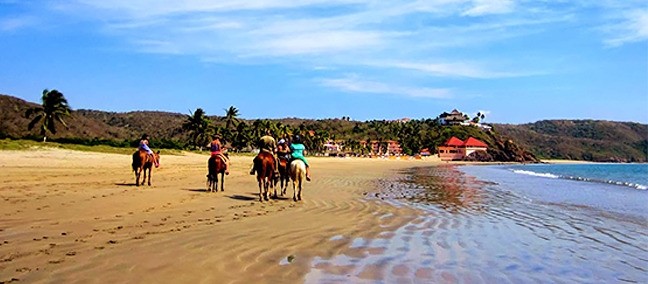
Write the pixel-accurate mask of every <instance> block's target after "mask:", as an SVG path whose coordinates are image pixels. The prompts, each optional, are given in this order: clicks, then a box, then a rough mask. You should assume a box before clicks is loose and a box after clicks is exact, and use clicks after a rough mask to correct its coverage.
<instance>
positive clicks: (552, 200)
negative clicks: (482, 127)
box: [306, 164, 648, 283]
mask: <svg viewBox="0 0 648 284" xmlns="http://www.w3.org/2000/svg"><path fill="white" fill-rule="evenodd" d="M646 169H647V168H646V165H599V164H596V165H594V164H591V165H590V164H588V165H503V166H463V167H455V166H447V167H445V166H442V167H433V168H417V169H412V170H409V171H407V172H406V176H405V177H404V178H401V179H398V180H390V181H387V182H386V183H385V184H383V185H382V186H380V188H379V189H378V193H377V197H375V198H379V199H380V200H385V201H386V202H388V203H392V204H395V205H398V206H412V207H414V208H417V209H419V212H420V214H419V215H417V216H416V218H415V219H414V220H413V221H411V222H410V223H408V224H406V225H404V226H402V227H401V228H398V229H396V230H390V231H385V232H383V233H381V236H379V237H377V238H375V239H363V238H357V239H355V240H354V241H353V244H352V245H351V247H350V248H349V249H353V250H355V253H353V254H340V255H337V256H333V257H329V258H315V259H314V260H313V268H312V269H311V273H309V274H308V275H307V276H306V282H309V283H339V282H346V283H349V282H351V283H363V282H368V283H648V235H647V233H648V191H647V190H646V189H644V188H645V186H646V185H647V184H648V183H647V182H646ZM371 196H375V195H371ZM339 237H348V238H353V236H339ZM358 250H365V251H366V252H365V253H357V251H358ZM376 251H378V252H380V253H375V252H376ZM335 266H339V267H345V268H346V269H345V271H346V272H345V273H344V274H343V275H342V274H335V273H330V272H327V271H323V270H320V269H317V268H316V267H335ZM368 270H370V271H371V272H372V273H370V274H371V275H379V276H378V277H374V278H365V277H363V275H366V274H367V273H366V272H367V271H368Z"/></svg>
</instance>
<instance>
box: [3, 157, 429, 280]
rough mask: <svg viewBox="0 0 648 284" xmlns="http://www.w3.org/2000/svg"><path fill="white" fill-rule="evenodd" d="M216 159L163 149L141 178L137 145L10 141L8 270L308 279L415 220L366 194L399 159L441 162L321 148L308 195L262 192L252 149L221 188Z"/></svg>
mask: <svg viewBox="0 0 648 284" xmlns="http://www.w3.org/2000/svg"><path fill="white" fill-rule="evenodd" d="M206 160H207V156H202V155H196V154H186V155H184V156H165V155H163V156H162V166H161V167H160V168H159V169H155V170H154V172H153V179H152V183H153V185H152V186H150V187H148V186H143V187H135V186H133V183H134V178H133V175H132V172H131V171H130V156H128V155H116V154H101V153H87V152H76V151H66V150H34V151H2V152H0V170H1V171H2V174H0V204H1V206H0V216H1V218H0V281H5V282H11V281H12V280H13V281H26V282H82V283H87V282H101V283H106V282H120V283H123V282H130V283H141V282H166V283H169V282H209V283H213V282H218V283H258V282H273V283H277V282H301V281H303V279H304V276H305V275H306V273H308V272H309V270H311V267H312V266H313V265H314V264H313V259H314V258H328V257H332V256H334V255H338V254H342V253H346V254H353V253H354V252H353V250H349V247H350V244H351V243H352V242H353V241H354V239H357V238H367V237H380V236H381V234H383V235H384V234H385V232H389V231H390V230H391V229H394V228H398V227H401V226H402V225H403V224H407V223H409V222H411V221H412V220H415V219H416V216H417V213H418V212H416V211H415V209H412V208H401V207H394V206H389V205H387V204H385V203H383V202H380V199H377V198H373V199H367V198H364V195H367V194H373V192H375V188H376V186H377V182H379V181H380V180H381V179H390V178H395V177H396V176H397V175H398V170H400V169H404V168H409V167H417V166H427V165H432V164H436V163H438V161H436V160H423V161H421V160H413V161H398V160H396V161H395V160H378V159H334V158H311V161H312V162H311V163H312V167H313V171H312V175H313V182H310V183H307V184H305V188H304V192H303V198H304V201H302V202H299V203H295V202H293V201H292V200H291V199H290V198H291V197H292V189H291V188H289V189H288V191H287V195H286V196H285V197H280V198H279V199H277V200H271V201H269V202H264V203H259V202H258V201H257V198H258V195H257V194H258V187H257V185H256V182H255V180H254V178H253V177H252V176H250V175H249V174H248V170H249V166H250V164H251V157H233V158H232V174H231V175H230V176H228V177H226V181H225V192H218V193H207V192H205V187H206V186H205V174H206ZM395 213H397V214H395ZM395 216H398V217H395ZM362 253H366V252H362ZM369 253H370V252H369ZM318 268H319V269H324V270H326V271H327V272H328V273H338V274H340V275H344V273H345V269H348V268H345V267H343V266H340V267H318ZM376 271H379V269H378V270H376ZM361 276H362V277H366V279H369V280H370V279H376V278H378V277H379V275H375V274H372V271H370V270H369V271H367V273H363V274H362V275H361Z"/></svg>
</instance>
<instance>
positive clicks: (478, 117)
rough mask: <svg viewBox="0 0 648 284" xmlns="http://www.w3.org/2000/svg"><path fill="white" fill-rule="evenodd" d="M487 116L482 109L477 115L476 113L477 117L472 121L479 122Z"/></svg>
mask: <svg viewBox="0 0 648 284" xmlns="http://www.w3.org/2000/svg"><path fill="white" fill-rule="evenodd" d="M485 117H486V116H485V115H484V114H483V113H481V111H480V112H477V115H475V117H474V118H473V119H472V122H474V123H479V122H480V121H482V120H484V118H485Z"/></svg>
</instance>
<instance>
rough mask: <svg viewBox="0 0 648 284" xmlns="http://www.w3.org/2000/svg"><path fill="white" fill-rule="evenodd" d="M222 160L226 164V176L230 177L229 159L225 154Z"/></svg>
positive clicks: (221, 156)
mask: <svg viewBox="0 0 648 284" xmlns="http://www.w3.org/2000/svg"><path fill="white" fill-rule="evenodd" d="M220 158H221V159H222V160H223V162H224V163H225V174H226V175H229V159H228V158H227V157H225V155H223V154H221V155H220Z"/></svg>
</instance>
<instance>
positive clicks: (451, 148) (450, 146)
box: [438, 136, 488, 161]
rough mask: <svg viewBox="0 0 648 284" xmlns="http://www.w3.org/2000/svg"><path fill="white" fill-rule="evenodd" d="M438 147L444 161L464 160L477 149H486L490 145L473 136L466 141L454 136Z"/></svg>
mask: <svg viewBox="0 0 648 284" xmlns="http://www.w3.org/2000/svg"><path fill="white" fill-rule="evenodd" d="M438 148H439V152H438V155H439V158H441V160H442V161H454V160H462V159H463V158H465V157H466V156H468V155H470V154H472V153H474V152H476V151H486V150H487V149H488V145H486V143H484V142H482V141H481V140H479V139H476V138H473V137H468V139H466V141H462V140H461V139H459V138H457V137H454V136H452V137H450V139H448V141H446V142H445V143H443V145H441V146H439V147H438Z"/></svg>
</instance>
